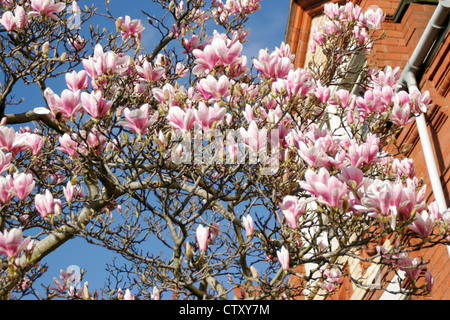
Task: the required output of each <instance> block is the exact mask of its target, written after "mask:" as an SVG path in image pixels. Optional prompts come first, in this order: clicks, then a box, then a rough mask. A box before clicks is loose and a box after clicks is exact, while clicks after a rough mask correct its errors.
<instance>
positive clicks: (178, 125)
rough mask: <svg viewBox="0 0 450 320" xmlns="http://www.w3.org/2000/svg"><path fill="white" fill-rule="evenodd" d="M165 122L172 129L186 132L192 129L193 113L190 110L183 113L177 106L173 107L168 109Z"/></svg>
mask: <svg viewBox="0 0 450 320" xmlns="http://www.w3.org/2000/svg"><path fill="white" fill-rule="evenodd" d="M167 120H168V121H169V125H170V126H171V127H172V128H174V129H178V130H180V131H182V132H186V131H189V130H191V129H192V128H193V127H194V122H195V116H194V111H193V110H192V109H187V110H186V111H184V110H182V109H181V108H180V107H178V106H173V107H170V109H169V112H168V114H167Z"/></svg>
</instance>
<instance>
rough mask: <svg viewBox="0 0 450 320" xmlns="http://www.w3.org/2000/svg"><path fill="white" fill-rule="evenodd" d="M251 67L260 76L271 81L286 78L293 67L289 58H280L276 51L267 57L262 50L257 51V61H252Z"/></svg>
mask: <svg viewBox="0 0 450 320" xmlns="http://www.w3.org/2000/svg"><path fill="white" fill-rule="evenodd" d="M253 65H254V66H255V69H256V70H258V71H259V72H260V73H261V74H262V75H264V76H266V77H268V78H272V79H279V78H284V77H286V76H287V75H288V73H289V71H291V70H292V68H293V66H294V65H293V63H292V61H291V59H290V58H288V57H281V56H280V54H279V53H278V52H277V51H274V52H272V53H271V54H270V55H269V53H268V52H267V51H266V50H263V49H261V50H260V51H259V56H258V60H257V59H253Z"/></svg>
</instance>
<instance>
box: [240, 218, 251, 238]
mask: <svg viewBox="0 0 450 320" xmlns="http://www.w3.org/2000/svg"><path fill="white" fill-rule="evenodd" d="M242 221H243V223H244V228H245V234H246V235H247V237H251V236H252V235H253V231H254V223H253V218H252V216H251V215H249V214H248V215H247V216H246V217H242Z"/></svg>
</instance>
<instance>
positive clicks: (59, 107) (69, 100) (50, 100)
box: [44, 88, 82, 119]
mask: <svg viewBox="0 0 450 320" xmlns="http://www.w3.org/2000/svg"><path fill="white" fill-rule="evenodd" d="M80 94H81V91H79V90H78V91H75V92H73V91H71V90H68V89H64V90H63V92H62V93H61V97H59V96H58V95H57V94H55V93H54V92H53V90H52V89H50V88H46V89H45V91H44V96H45V99H46V101H47V104H48V106H49V108H50V110H52V112H53V114H60V115H61V116H62V117H63V118H65V119H71V118H72V117H73V116H74V115H75V113H77V112H78V111H80V109H81V108H82V105H81V104H80Z"/></svg>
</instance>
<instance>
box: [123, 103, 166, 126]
mask: <svg viewBox="0 0 450 320" xmlns="http://www.w3.org/2000/svg"><path fill="white" fill-rule="evenodd" d="M148 108H149V105H148V103H145V104H143V105H142V106H141V107H140V108H139V109H134V110H130V109H129V108H126V109H125V110H124V111H123V115H124V117H125V119H127V120H128V121H121V122H119V124H121V125H123V126H124V127H127V128H130V129H132V130H133V131H134V132H135V133H137V134H146V133H147V132H148V128H149V127H151V126H152V125H153V124H154V123H155V122H156V121H157V120H158V117H159V113H158V111H155V113H154V114H153V115H152V117H151V118H149V110H148Z"/></svg>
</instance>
